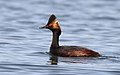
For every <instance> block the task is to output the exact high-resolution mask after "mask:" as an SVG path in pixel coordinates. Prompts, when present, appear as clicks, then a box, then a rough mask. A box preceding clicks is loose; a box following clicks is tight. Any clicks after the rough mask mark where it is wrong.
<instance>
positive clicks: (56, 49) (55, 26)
mask: <svg viewBox="0 0 120 75" xmlns="http://www.w3.org/2000/svg"><path fill="white" fill-rule="evenodd" d="M42 28H47V29H49V30H51V31H52V33H53V38H52V44H51V47H50V53H51V54H54V55H57V56H62V57H98V56H101V55H100V54H99V53H98V52H95V51H93V50H90V49H87V48H84V47H81V46H59V36H60V34H61V28H60V25H59V23H58V21H57V20H56V17H55V15H51V16H50V18H49V21H48V23H47V25H46V26H44V27H42Z"/></svg>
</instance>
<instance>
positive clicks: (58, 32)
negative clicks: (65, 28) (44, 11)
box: [51, 30, 61, 48]
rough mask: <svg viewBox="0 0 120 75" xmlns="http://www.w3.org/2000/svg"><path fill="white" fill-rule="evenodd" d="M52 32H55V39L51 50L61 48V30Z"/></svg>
mask: <svg viewBox="0 0 120 75" xmlns="http://www.w3.org/2000/svg"><path fill="white" fill-rule="evenodd" d="M52 32H53V38H52V44H51V48H57V47H59V36H60V34H61V30H54V31H52Z"/></svg>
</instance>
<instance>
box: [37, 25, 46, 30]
mask: <svg viewBox="0 0 120 75" xmlns="http://www.w3.org/2000/svg"><path fill="white" fill-rule="evenodd" d="M45 28H48V26H47V25H45V26H43V27H39V29H45Z"/></svg>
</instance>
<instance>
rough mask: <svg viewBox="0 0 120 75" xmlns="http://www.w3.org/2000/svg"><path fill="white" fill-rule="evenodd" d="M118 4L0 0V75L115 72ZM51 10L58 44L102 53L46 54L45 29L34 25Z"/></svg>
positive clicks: (113, 0)
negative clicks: (57, 28) (56, 24)
mask: <svg viewBox="0 0 120 75" xmlns="http://www.w3.org/2000/svg"><path fill="white" fill-rule="evenodd" d="M119 7H120V1H119V0H75V1H73V0H51V1H50V0H0V14H1V15H0V75H88V74H89V75H99V74H104V75H119V74H120V67H119V66H120V52H119V50H120V42H119V41H120V38H119V37H120V25H119V24H120V13H119V12H120V8H119ZM51 14H55V15H56V16H57V17H58V18H57V19H58V20H59V21H60V24H61V27H62V35H61V37H60V44H61V45H78V46H83V47H87V48H90V49H93V50H95V51H97V52H99V53H101V54H102V55H103V56H102V57H98V58H96V57H89V58H86V57H55V56H50V55H49V53H48V52H49V46H50V43H51V32H50V31H49V30H40V29H39V27H40V26H43V25H45V24H46V23H47V20H48V17H49V16H50V15H51ZM52 64H53V65H52Z"/></svg>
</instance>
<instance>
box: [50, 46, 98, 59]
mask: <svg viewBox="0 0 120 75" xmlns="http://www.w3.org/2000/svg"><path fill="white" fill-rule="evenodd" d="M51 53H52V54H54V55H58V56H62V57H98V56H100V54H99V53H98V52H95V51H92V50H90V49H87V48H84V47H80V46H59V47H57V48H51Z"/></svg>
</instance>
